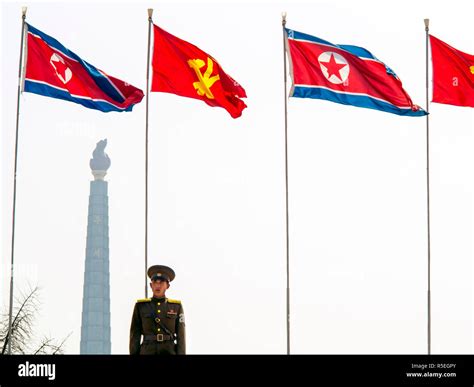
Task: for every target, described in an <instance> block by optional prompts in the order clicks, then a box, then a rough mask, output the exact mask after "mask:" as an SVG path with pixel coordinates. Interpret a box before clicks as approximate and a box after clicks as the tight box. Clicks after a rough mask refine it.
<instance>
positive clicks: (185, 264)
mask: <svg viewBox="0 0 474 387" xmlns="http://www.w3.org/2000/svg"><path fill="white" fill-rule="evenodd" d="M24 4H25V2H23V3H19V2H2V7H1V12H2V15H1V33H2V37H1V44H2V48H1V57H2V61H1V66H2V69H1V77H2V78H1V79H2V82H1V85H2V87H1V89H2V92H1V98H2V103H1V106H2V120H1V123H2V134H1V151H0V152H1V184H2V189H1V195H2V196H1V214H2V222H1V224H0V226H1V235H2V239H1V254H2V259H1V272H0V281H1V282H0V284H1V288H0V291H1V306H2V308H3V310H7V308H8V296H9V273H10V272H9V269H10V263H9V262H10V238H11V206H12V187H13V186H12V181H13V160H14V159H13V151H14V138H15V114H16V90H17V73H18V54H19V48H20V29H21V6H22V5H24ZM26 4H27V5H29V8H28V14H27V21H28V22H29V23H30V24H32V25H33V26H35V27H36V28H38V29H40V30H41V31H43V32H45V33H47V34H49V35H51V36H53V37H54V38H56V39H57V40H59V41H60V42H61V43H62V44H64V45H65V46H66V47H67V48H69V49H71V50H72V51H74V52H75V53H76V54H78V55H79V56H81V57H82V58H83V59H85V60H86V61H88V62H90V63H92V64H93V65H95V66H96V67H98V68H100V69H102V70H104V71H105V72H107V73H109V74H110V75H113V76H115V77H117V78H120V79H122V80H125V81H127V82H129V83H131V84H133V85H135V86H137V87H139V88H141V89H143V90H145V82H146V49H147V27H148V25H147V8H148V7H150V6H151V7H153V8H154V10H155V13H154V22H155V23H156V24H157V25H159V26H161V27H162V28H164V29H165V30H167V31H168V32H170V33H172V34H174V35H176V36H178V37H180V38H181V39H184V40H187V41H189V42H191V43H193V44H195V45H197V46H198V47H200V48H201V49H202V50H204V51H206V52H207V53H209V54H211V55H212V56H214V57H215V58H216V59H217V60H218V61H219V63H220V64H221V66H222V67H223V69H224V70H225V71H226V72H227V73H228V74H230V75H231V76H232V77H233V78H235V79H236V80H237V81H238V82H239V83H241V85H242V86H243V87H244V88H245V90H246V92H247V95H248V98H247V100H246V103H247V105H248V108H247V109H245V110H244V112H243V115H242V117H241V118H239V119H236V120H234V119H232V118H231V117H230V116H229V115H228V113H227V112H226V111H225V110H224V109H220V108H211V107H209V106H207V105H206V104H204V103H203V102H201V101H198V100H192V99H185V98H181V97H178V96H174V95H170V94H163V93H152V94H151V96H150V140H149V146H150V160H149V179H150V187H149V198H150V201H149V235H150V238H149V240H150V242H149V262H150V264H165V265H169V266H171V267H173V268H174V269H175V271H176V273H177V276H176V279H175V281H173V283H172V284H171V288H170V289H169V291H168V296H169V297H172V298H177V299H181V300H182V301H183V305H184V308H185V312H186V323H187V344H188V345H187V346H188V352H189V353H193V354H197V353H227V354H231V353H285V352H286V336H285V332H286V331H285V330H286V324H285V313H286V309H285V308H286V300H285V292H286V289H285V288H286V273H285V268H286V261H285V260H286V250H285V184H284V177H285V175H284V173H285V170H284V120H283V118H284V113H283V101H284V99H283V61H282V56H283V54H282V32H281V12H282V11H286V12H287V13H288V17H287V20H288V21H287V26H288V27H289V28H292V29H295V30H298V31H301V32H305V33H308V34H311V35H315V36H317V37H320V38H322V39H325V40H328V41H330V42H332V43H340V44H352V45H360V46H363V47H365V48H366V49H368V50H370V51H371V52H372V53H373V54H374V55H375V56H376V57H378V58H379V59H380V60H382V61H384V62H385V63H386V64H387V65H388V66H389V67H391V68H392V69H393V70H394V71H395V72H396V73H397V75H398V76H399V77H400V78H401V80H402V82H403V85H404V87H405V89H406V90H407V92H408V93H409V94H410V96H411V97H412V99H413V102H414V103H416V104H419V105H421V106H423V107H425V105H426V104H425V32H424V24H423V19H424V18H426V17H429V18H430V19H431V33H432V34H433V35H435V36H437V37H438V38H440V39H442V40H444V41H446V42H447V43H449V44H451V45H453V46H454V47H456V48H458V49H460V50H462V51H465V52H468V53H474V38H473V34H472V28H471V26H472V14H473V12H472V11H473V9H474V5H473V3H472V1H469V0H464V1H451V2H449V5H447V4H446V3H445V2H433V1H399V2H397V3H393V2H380V1H371V2H369V1H357V2H354V1H349V0H341V1H337V2H333V1H316V0H315V1H311V2H309V1H308V2H299V3H298V2H290V1H288V2H281V3H275V2H270V1H268V2H267V1H252V2H250V1H235V2H225V3H224V2H219V3H218V2H192V3H191V2H181V3H179V2H175V1H155V2H147V3H137V2H134V3H131V2H130V3H125V2H122V3H120V4H113V3H99V4H96V3H94V4H93V3H89V4H84V3H83V4H78V3H76V4H74V3H73V4H71V5H67V4H66V3H60V2H58V3H40V2H26ZM430 111H431V116H430V136H431V143H430V145H431V206H432V207H431V216H432V223H431V227H432V246H431V247H432V282H431V285H432V352H433V353H472V351H473V334H472V325H473V286H472V281H473V264H472V259H473V251H474V249H473V247H474V246H473V240H474V239H473V233H474V224H473V219H474V207H473V200H472V198H473V194H474V179H473V176H474V152H473V149H474V134H473V130H474V125H473V124H474V110H473V109H469V108H461V107H454V106H448V105H439V104H431V105H430ZM288 113H289V116H288V124H289V126H288V130H289V134H288V136H289V137H288V144H289V145H288V146H289V195H290V196H289V197H290V199H289V203H290V260H291V308H292V309H291V339H292V352H293V353H315V354H325V353H410V354H411V353H426V351H427V330H426V326H427V227H426V222H427V221H426V126H425V125H426V120H425V118H417V117H400V116H396V115H393V114H389V113H383V112H378V111H374V110H369V109H361V108H355V107H351V106H344V105H338V104H335V103H331V102H327V101H320V100H310V99H307V100H304V99H290V100H289V103H288ZM144 135H145V102H144V100H143V102H142V103H141V104H139V105H137V106H135V108H134V110H133V112H131V113H107V114H106V113H101V112H99V111H95V110H91V109H86V108H84V107H82V106H81V105H78V104H74V103H71V102H66V101H62V100H55V99H51V98H46V97H42V96H38V95H35V94H29V93H24V94H23V96H22V97H21V120H20V137H19V154H18V180H17V181H18V184H17V189H18V191H17V228H16V250H15V251H16V254H15V261H16V277H15V281H16V282H15V284H16V286H15V294H19V291H21V290H25V289H26V288H27V284H28V283H31V284H33V285H35V284H38V285H40V286H41V288H42V293H41V298H42V301H43V302H42V307H41V313H40V314H39V315H38V325H37V327H36V328H35V331H37V332H39V333H44V334H49V335H51V336H53V337H55V338H58V339H59V338H62V337H65V336H66V335H67V334H69V333H70V332H72V336H71V337H70V339H69V340H68V341H67V343H66V347H65V349H66V353H71V354H74V353H79V343H80V328H81V309H82V286H83V279H84V262H85V247H86V226H87V208H88V195H89V181H90V180H92V179H93V177H92V174H91V173H90V168H89V159H90V158H91V156H92V151H93V149H94V147H95V144H96V143H97V142H98V141H99V140H100V139H104V138H107V140H108V145H107V148H106V152H107V153H108V155H109V157H110V159H111V161H112V166H111V167H110V169H109V173H108V174H107V176H106V180H108V182H109V221H110V276H111V316H112V317H111V322H112V353H128V340H129V327H130V320H131V314H132V310H133V306H134V303H135V301H136V299H138V298H142V297H143V296H144V289H143V287H144V282H143V269H144V268H143V266H144V146H145V145H144Z"/></svg>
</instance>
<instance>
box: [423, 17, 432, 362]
mask: <svg viewBox="0 0 474 387" xmlns="http://www.w3.org/2000/svg"><path fill="white" fill-rule="evenodd" d="M424 22H425V32H426V112H427V113H428V114H427V115H426V193H427V195H426V199H427V201H426V202H427V213H428V218H427V220H428V355H430V354H431V234H430V231H431V230H430V115H429V109H430V105H429V75H428V51H429V31H430V28H429V26H430V19H424Z"/></svg>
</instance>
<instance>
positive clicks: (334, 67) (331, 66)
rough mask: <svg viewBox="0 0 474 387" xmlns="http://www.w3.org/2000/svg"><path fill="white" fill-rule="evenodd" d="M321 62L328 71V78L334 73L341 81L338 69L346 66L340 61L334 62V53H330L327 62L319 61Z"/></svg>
mask: <svg viewBox="0 0 474 387" xmlns="http://www.w3.org/2000/svg"><path fill="white" fill-rule="evenodd" d="M321 64H323V65H324V67H326V70H327V71H328V76H327V77H328V79H329V78H331V76H333V75H335V76H336V77H338V78H339V79H340V80H341V81H342V77H341V74H340V73H339V70H341V69H342V68H343V67H346V66H347V64H345V63H342V64H339V63H336V59H334V54H333V53H331V58H329V62H321Z"/></svg>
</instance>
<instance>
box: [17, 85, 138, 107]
mask: <svg viewBox="0 0 474 387" xmlns="http://www.w3.org/2000/svg"><path fill="white" fill-rule="evenodd" d="M24 91H26V92H29V93H34V94H39V95H45V96H47V97H52V98H58V99H63V100H66V101H71V102H75V103H78V104H80V105H82V106H85V107H87V108H90V109H96V110H100V111H102V112H106V113H107V112H129V111H132V108H133V106H134V105H130V106H129V107H127V108H125V109H124V108H120V107H118V106H116V105H113V104H112V103H110V102H107V101H103V100H100V101H98V100H92V99H89V98H86V97H79V96H72V95H71V94H69V92H68V91H65V90H61V89H58V88H56V87H53V86H50V85H48V84H45V83H39V82H34V81H31V80H27V79H25V88H24Z"/></svg>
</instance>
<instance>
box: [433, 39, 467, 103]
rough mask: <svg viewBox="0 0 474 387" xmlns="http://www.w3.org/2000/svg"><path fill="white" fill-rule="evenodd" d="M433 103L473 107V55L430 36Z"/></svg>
mask: <svg viewBox="0 0 474 387" xmlns="http://www.w3.org/2000/svg"><path fill="white" fill-rule="evenodd" d="M430 43H431V58H432V61H433V102H438V103H444V104H448V105H457V106H470V107H474V55H470V54H466V53H465V52H462V51H459V50H456V49H455V48H453V47H451V46H450V45H448V44H446V43H445V42H443V41H441V40H439V39H438V38H435V37H434V36H433V35H430Z"/></svg>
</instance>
